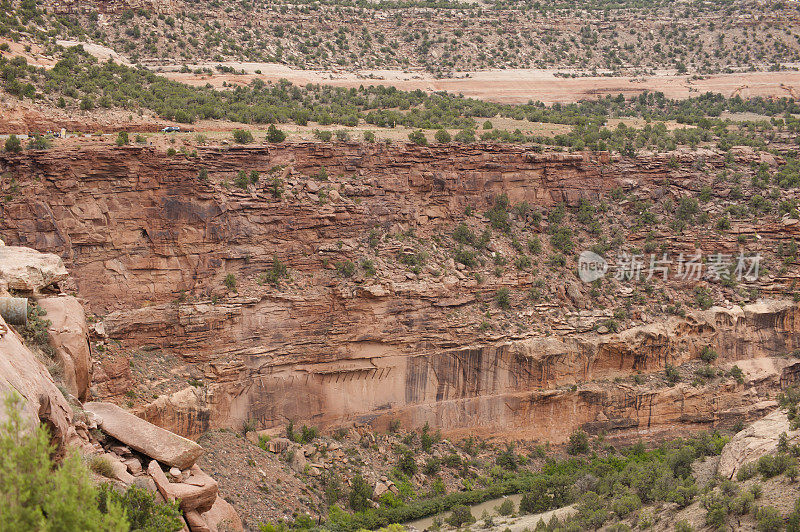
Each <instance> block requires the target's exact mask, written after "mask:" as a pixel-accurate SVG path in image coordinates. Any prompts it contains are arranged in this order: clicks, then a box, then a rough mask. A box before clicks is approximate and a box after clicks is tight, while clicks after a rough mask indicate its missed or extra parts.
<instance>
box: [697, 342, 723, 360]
mask: <svg viewBox="0 0 800 532" xmlns="http://www.w3.org/2000/svg"><path fill="white" fill-rule="evenodd" d="M718 356H719V354H717V352H716V351H715V350H714V348H712V347H711V346H710V345H707V346H705V347H703V350H702V351H700V360H702V361H703V362H705V363H706V364H711V363H712V362H714V361H715V360H716V359H717V357H718Z"/></svg>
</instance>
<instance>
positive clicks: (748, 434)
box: [717, 410, 800, 478]
mask: <svg viewBox="0 0 800 532" xmlns="http://www.w3.org/2000/svg"><path fill="white" fill-rule="evenodd" d="M784 432H785V433H786V435H787V437H788V442H789V444H790V445H792V444H794V443H797V441H798V439H800V431H798V430H789V420H788V418H787V417H786V412H783V411H781V410H775V411H774V412H772V413H770V414H768V415H767V416H764V418H762V419H759V420H758V421H756V422H755V423H753V424H752V425H750V426H749V427H747V428H746V429H744V430H742V431H740V432H738V433H736V435H735V436H734V437H733V438H732V439H731V441H729V442H728V443H727V444H726V445H725V447H724V448H723V449H722V454H721V455H720V458H719V465H718V466H717V474H719V475H720V476H721V477H724V478H733V477H734V475H736V472H737V471H738V470H739V468H741V467H742V466H743V465H745V464H748V463H750V462H753V461H755V460H758V459H759V458H761V457H762V456H764V455H765V454H770V453H774V452H776V451H777V449H778V439H779V437H780V435H781V434H782V433H784Z"/></svg>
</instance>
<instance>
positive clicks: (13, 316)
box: [0, 297, 28, 326]
mask: <svg viewBox="0 0 800 532" xmlns="http://www.w3.org/2000/svg"><path fill="white" fill-rule="evenodd" d="M0 316H2V317H3V319H4V320H6V323H8V324H10V325H22V326H25V325H27V324H28V298H27V297H0Z"/></svg>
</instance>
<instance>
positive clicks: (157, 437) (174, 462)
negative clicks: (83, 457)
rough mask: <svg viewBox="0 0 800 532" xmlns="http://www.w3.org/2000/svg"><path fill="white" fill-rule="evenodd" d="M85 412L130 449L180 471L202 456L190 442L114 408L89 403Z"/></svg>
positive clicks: (115, 406) (106, 404)
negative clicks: (89, 413)
mask: <svg viewBox="0 0 800 532" xmlns="http://www.w3.org/2000/svg"><path fill="white" fill-rule="evenodd" d="M84 409H85V410H86V411H88V412H91V413H92V414H94V415H95V416H96V417H97V418H98V419H99V425H100V428H102V429H103V430H104V431H105V432H106V433H107V434H108V435H110V436H113V437H114V438H116V439H118V440H119V441H121V442H122V443H124V444H126V445H128V446H129V447H130V448H132V449H135V450H137V451H139V452H140V453H142V454H145V455H147V456H149V457H150V458H153V459H155V460H158V461H159V462H162V463H164V464H167V465H169V466H174V467H177V468H179V469H186V468H188V467H191V466H192V465H193V464H194V463H195V461H196V460H197V458H198V457H199V456H200V455H201V454H203V448H202V447H200V446H199V445H198V444H197V443H195V442H193V441H192V440H188V439H186V438H184V437H183V436H178V435H177V434H173V433H172V432H169V431H168V430H164V429H162V428H161V427H157V426H156V425H153V424H152V423H150V422H148V421H145V420H144V419H141V418H139V417H136V416H134V415H133V414H131V413H129V412H126V411H125V410H123V409H122V408H120V407H118V406H117V405H114V404H111V403H102V402H90V403H86V404H85V405H84Z"/></svg>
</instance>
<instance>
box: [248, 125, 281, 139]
mask: <svg viewBox="0 0 800 532" xmlns="http://www.w3.org/2000/svg"><path fill="white" fill-rule="evenodd" d="M251 140H252V138H251ZM284 140H286V133H284V132H283V131H281V130H280V129H278V128H277V127H275V124H270V125H269V127H268V128H267V142H273V143H276V144H277V143H279V142H283V141H284Z"/></svg>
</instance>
